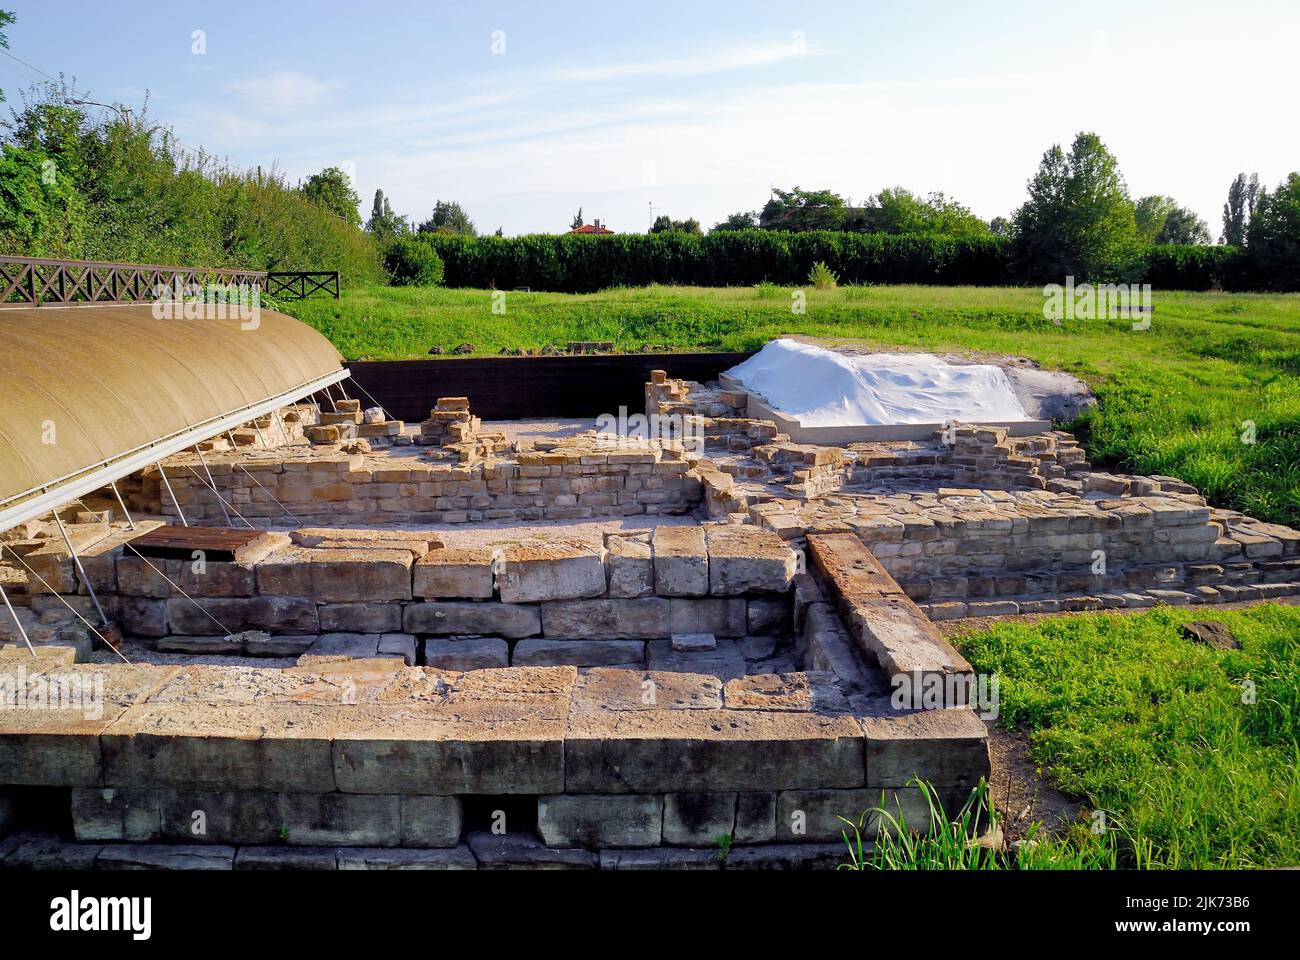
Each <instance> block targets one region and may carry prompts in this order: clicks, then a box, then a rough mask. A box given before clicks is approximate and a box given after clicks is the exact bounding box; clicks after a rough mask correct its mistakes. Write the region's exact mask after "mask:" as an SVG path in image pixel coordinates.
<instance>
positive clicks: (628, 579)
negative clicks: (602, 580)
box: [605, 537, 655, 597]
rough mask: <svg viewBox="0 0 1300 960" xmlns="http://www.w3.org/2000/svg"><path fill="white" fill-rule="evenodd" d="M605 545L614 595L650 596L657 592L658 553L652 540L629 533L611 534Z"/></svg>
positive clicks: (606, 561) (610, 590)
mask: <svg viewBox="0 0 1300 960" xmlns="http://www.w3.org/2000/svg"><path fill="white" fill-rule="evenodd" d="M605 549H606V555H605V566H606V567H607V568H608V571H609V595H610V596H611V597H648V596H652V595H653V594H654V592H655V577H654V557H653V555H652V554H651V551H650V544H649V543H645V542H642V541H640V540H633V539H631V538H628V537H608V538H606V540H605Z"/></svg>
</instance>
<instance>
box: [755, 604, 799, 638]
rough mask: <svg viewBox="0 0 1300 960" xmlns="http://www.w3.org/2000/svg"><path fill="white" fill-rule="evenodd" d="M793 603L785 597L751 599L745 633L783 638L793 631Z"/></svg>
mask: <svg viewBox="0 0 1300 960" xmlns="http://www.w3.org/2000/svg"><path fill="white" fill-rule="evenodd" d="M791 609H792V607H791V602H790V600H788V599H786V598H784V597H751V598H750V599H749V601H748V603H747V605H746V608H745V623H746V630H745V632H746V633H748V634H750V635H752V636H768V635H776V636H783V635H785V634H788V633H789V632H790V629H791Z"/></svg>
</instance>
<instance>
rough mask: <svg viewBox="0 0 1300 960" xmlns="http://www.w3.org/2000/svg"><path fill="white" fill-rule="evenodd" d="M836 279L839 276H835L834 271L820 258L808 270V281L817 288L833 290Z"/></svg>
mask: <svg viewBox="0 0 1300 960" xmlns="http://www.w3.org/2000/svg"><path fill="white" fill-rule="evenodd" d="M837 279H839V278H838V277H836V276H835V271H834V270H832V269H831V268H830V267H828V266H826V264H824V263H822V262H821V261H820V260H818V261H817V262H816V263H814V264H813V265H812V269H811V270H809V271H808V282H809V283H811V284H812V285H813V286H814V287H816V288H817V289H818V290H834V289H835V281H836V280H837Z"/></svg>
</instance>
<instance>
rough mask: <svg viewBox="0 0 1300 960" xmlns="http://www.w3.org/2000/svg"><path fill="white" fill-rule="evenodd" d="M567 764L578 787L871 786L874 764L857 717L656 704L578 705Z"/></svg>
mask: <svg viewBox="0 0 1300 960" xmlns="http://www.w3.org/2000/svg"><path fill="white" fill-rule="evenodd" d="M633 679H637V678H636V677H635V675H634V676H633ZM660 699H661V700H662V698H660ZM564 767H565V778H564V782H565V789H566V790H570V791H573V792H574V793H700V792H712V791H716V792H730V791H748V792H753V791H764V790H776V789H795V788H796V786H797V787H798V788H803V787H808V788H811V787H861V786H863V784H864V773H865V770H864V754H863V743H862V727H861V726H860V724H859V723H858V722H857V721H856V720H854V719H853V718H852V717H832V716H821V715H817V714H808V713H796V712H781V711H758V710H714V709H680V708H671V707H652V706H646V707H643V708H642V709H639V710H638V709H632V710H620V711H610V710H603V711H602V710H593V711H590V712H587V711H581V710H575V711H574V714H573V716H571V717H570V719H569V723H568V733H567V735H566V738H565V744H564Z"/></svg>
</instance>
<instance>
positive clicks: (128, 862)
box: [95, 843, 235, 870]
mask: <svg viewBox="0 0 1300 960" xmlns="http://www.w3.org/2000/svg"><path fill="white" fill-rule="evenodd" d="M234 863H235V848H234V847H222V846H200V845H196V844H166V843H127V844H120V845H109V846H106V847H104V848H102V849H101V850H100V853H99V856H98V857H97V858H96V860H95V868H96V869H98V870H232V869H234Z"/></svg>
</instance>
